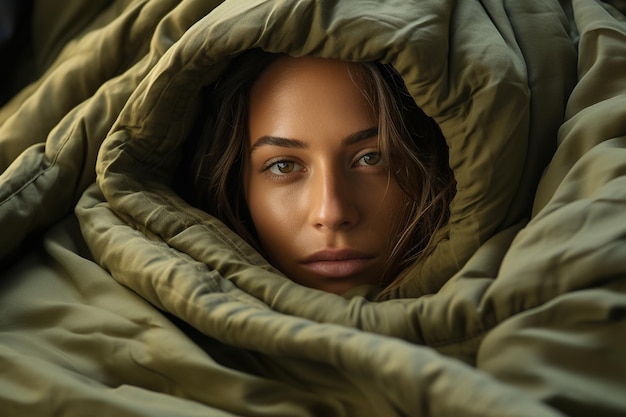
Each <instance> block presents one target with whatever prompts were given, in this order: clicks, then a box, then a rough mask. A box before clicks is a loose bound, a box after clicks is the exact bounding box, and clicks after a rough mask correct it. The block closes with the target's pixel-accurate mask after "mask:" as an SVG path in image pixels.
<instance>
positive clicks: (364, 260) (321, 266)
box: [301, 249, 374, 278]
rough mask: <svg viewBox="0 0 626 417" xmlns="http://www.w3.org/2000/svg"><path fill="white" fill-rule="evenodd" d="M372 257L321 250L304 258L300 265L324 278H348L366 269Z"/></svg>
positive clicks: (344, 251) (348, 252)
mask: <svg viewBox="0 0 626 417" xmlns="http://www.w3.org/2000/svg"><path fill="white" fill-rule="evenodd" d="M373 259H374V257H373V256H372V255H369V254H366V253H362V252H359V251H355V250H351V249H341V250H322V251H319V252H315V253H314V254H312V255H311V256H309V257H307V258H305V259H304V260H303V261H302V262H301V265H302V266H303V267H304V268H305V269H307V270H309V271H311V272H314V273H316V274H319V275H322V276H326V277H331V278H332V277H336V278H342V277H348V276H351V275H355V274H358V273H359V272H361V271H363V270H365V269H367V268H368V267H369V266H370V265H371V263H372V260H373Z"/></svg>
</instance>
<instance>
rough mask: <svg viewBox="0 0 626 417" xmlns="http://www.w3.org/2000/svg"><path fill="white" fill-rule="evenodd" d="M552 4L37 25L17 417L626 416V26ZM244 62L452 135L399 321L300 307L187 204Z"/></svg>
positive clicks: (96, 16)
mask: <svg viewBox="0 0 626 417" xmlns="http://www.w3.org/2000/svg"><path fill="white" fill-rule="evenodd" d="M561 3H562V4H560V3H559V2H557V1H545V0H542V1H539V0H536V1H535V0H525V1H507V0H463V1H452V0H444V1H441V0H437V1H435V0H424V1H420V2H410V1H405V0H379V1H370V0H317V1H314V0H281V1H278V0H276V1H273V0H269V1H267V0H265V1H261V0H246V1H240V0H226V1H223V2H221V1H206V0H185V1H174V0H151V1H145V0H117V1H104V0H99V1H93V2H83V1H46V2H44V1H41V2H38V1H35V2H34V6H33V10H32V12H33V24H32V25H33V26H32V37H31V39H30V42H31V45H30V46H29V48H30V49H29V52H30V55H29V57H28V59H26V58H20V59H17V58H16V62H15V71H24V72H23V74H26V75H28V77H27V76H26V75H24V76H23V77H19V76H16V77H13V78H11V82H16V81H15V80H18V79H22V80H23V79H24V78H28V79H29V80H30V82H29V83H27V84H21V85H19V88H16V90H19V91H18V92H17V93H16V94H14V95H13V96H12V98H11V99H10V100H9V101H7V102H6V103H5V104H4V105H3V107H2V108H0V172H2V174H1V176H0V230H1V233H2V238H1V239H0V257H1V259H2V271H1V275H0V415H2V416H29V417H30V416H48V415H49V416H84V415H97V416H115V417H120V416H180V417H186V416H385V417H388V416H389V417H391V416H455V417H456V416H483V417H484V416H494V417H496V416H497V417H501V416H559V415H567V416H617V415H626V401H624V398H626V378H625V377H624V376H625V375H626V358H625V357H624V354H623V349H624V346H626V23H624V18H623V16H621V15H620V14H619V12H617V11H616V10H615V9H613V8H612V7H610V6H606V5H603V4H601V3H599V2H597V1H595V0H572V2H571V3H570V2H565V1H563V2H561ZM250 48H263V49H266V50H269V51H276V52H285V53H288V54H291V55H295V56H299V55H316V56H322V57H333V58H340V59H344V60H350V61H371V60H379V61H382V62H385V63H391V64H393V65H394V67H395V68H396V69H397V70H398V71H399V73H400V74H401V75H402V76H403V78H404V80H405V83H406V85H407V87H408V89H409V91H410V93H411V94H412V96H413V98H414V99H415V101H416V103H417V104H418V105H419V106H420V107H421V108H422V109H423V110H424V111H425V112H426V113H427V114H428V115H430V116H431V117H433V118H434V119H435V120H436V121H437V122H438V124H439V125H440V127H441V129H442V131H443V133H444V135H445V137H446V139H447V141H448V146H449V149H450V165H451V167H452V168H453V170H454V173H455V179H456V181H457V194H456V197H455V200H454V201H453V204H452V206H451V215H450V221H449V224H448V226H447V227H446V228H445V230H442V231H441V232H440V233H439V234H438V235H437V237H436V239H435V242H434V244H433V247H432V248H431V249H432V251H431V253H430V255H429V256H428V257H427V258H425V259H424V260H423V261H421V262H419V263H417V264H415V265H413V266H412V267H411V269H410V273H409V274H410V279H409V280H408V281H407V282H406V283H404V284H403V285H402V286H401V287H400V288H398V289H397V290H396V291H394V292H393V293H391V294H390V295H389V296H388V299H385V300H382V301H377V302H373V301H371V300H369V299H368V298H367V297H365V296H364V295H362V294H364V292H360V291H358V290H357V291H354V293H352V294H349V295H346V296H345V297H340V296H336V295H333V294H327V293H322V292H319V291H316V290H313V289H309V288H304V287H300V286H298V285H296V284H294V283H292V282H291V281H290V280H289V279H288V278H286V277H284V276H282V275H281V274H279V273H278V272H277V271H275V270H274V269H273V268H272V267H271V266H270V265H269V264H267V263H266V261H265V260H264V259H263V258H262V257H261V256H260V255H259V254H258V253H256V252H255V251H254V250H253V249H252V248H251V247H250V246H248V245H247V244H246V243H245V242H244V241H243V240H241V239H240V238H239V237H238V236H237V235H235V234H234V233H233V232H232V231H230V230H229V229H228V228H226V227H225V226H224V225H223V224H221V223H220V222H219V221H217V220H216V219H214V218H212V217H211V216H209V215H208V214H206V213H204V212H203V211H201V210H198V209H196V208H194V207H192V206H191V205H189V204H188V203H187V202H186V201H185V200H184V199H183V198H181V196H180V195H181V193H180V192H179V190H180V189H181V186H182V185H181V184H180V183H179V181H177V179H178V177H177V174H176V173H177V168H178V166H179V165H180V164H181V160H184V159H183V158H184V151H185V149H186V148H185V146H184V145H185V142H186V141H187V139H188V138H189V137H190V135H192V134H193V130H192V126H193V124H194V121H195V120H196V119H197V118H198V117H202V114H201V112H200V109H201V107H200V94H201V89H202V87H203V86H206V85H209V84H210V83H211V82H212V81H214V80H215V79H216V78H217V77H218V76H219V75H220V74H222V73H223V72H224V71H227V70H228V66H229V64H230V63H231V61H232V59H233V57H235V56H236V55H237V54H239V53H241V52H242V51H245V50H247V49H250ZM7 82H8V81H7Z"/></svg>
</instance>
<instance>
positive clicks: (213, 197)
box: [192, 50, 455, 290]
mask: <svg viewBox="0 0 626 417" xmlns="http://www.w3.org/2000/svg"><path fill="white" fill-rule="evenodd" d="M276 57H277V55H276V54H270V53H266V52H262V51H259V50H251V51H248V52H245V53H243V54H242V55H240V56H239V57H237V58H236V59H234V60H233V62H232V65H231V67H230V68H231V69H230V70H228V71H227V72H226V74H225V75H224V76H223V77H222V78H221V79H219V80H218V81H217V82H216V83H215V84H213V85H212V86H210V87H208V89H207V95H206V98H207V106H206V110H205V112H204V114H206V116H207V119H206V120H203V121H202V122H203V125H204V126H203V129H202V133H201V136H200V138H199V144H198V147H197V149H196V150H195V157H194V160H193V162H192V176H193V190H192V193H193V195H194V197H195V204H196V205H198V206H199V207H200V208H202V209H204V210H206V211H207V212H209V213H210V214H212V215H214V216H216V217H217V218H218V219H220V220H221V221H223V222H224V223H225V224H226V225H228V226H229V227H230V228H232V229H233V230H234V231H235V232H237V233H238V234H239V235H240V236H242V237H243V238H244V239H245V240H246V241H248V243H250V244H251V245H252V246H253V247H254V248H255V249H257V250H258V251H259V252H261V253H263V250H262V248H261V247H260V245H259V243H258V239H257V236H256V232H255V230H254V225H253V224H252V220H251V217H250V213H249V211H248V208H247V205H246V203H245V197H244V189H243V184H244V179H243V170H244V160H243V158H244V155H245V149H246V140H247V119H248V100H249V92H250V89H251V87H252V84H253V83H254V81H255V80H256V79H257V77H258V76H259V75H260V73H261V72H262V71H263V69H264V68H265V67H266V66H267V65H268V64H269V63H270V62H272V61H273V60H274V59H275V58H276ZM357 68H358V69H357V70H356V71H354V72H353V73H352V74H351V75H352V77H353V79H354V81H355V83H357V85H359V86H360V87H361V89H362V90H363V93H364V95H365V97H366V98H367V100H368V101H369V102H370V104H371V105H372V108H373V109H374V110H375V111H376V112H377V118H378V124H379V126H378V128H379V132H378V133H379V143H380V149H381V152H382V153H383V156H384V158H385V160H387V161H390V174H391V175H392V176H393V178H394V179H395V180H396V181H397V183H398V184H399V186H400V187H401V189H402V190H403V191H404V192H405V194H406V195H407V196H408V200H409V201H410V203H409V204H408V205H407V207H406V213H405V215H404V219H405V220H406V221H405V222H404V223H401V222H398V223H399V224H398V230H396V231H391V233H394V234H396V235H397V240H396V242H397V243H396V245H395V246H394V247H393V249H392V252H391V254H390V257H389V261H388V265H387V271H386V273H385V277H384V282H381V285H383V286H386V287H387V290H390V289H391V288H393V287H395V286H397V285H398V284H399V283H400V281H401V280H402V274H401V273H402V271H403V270H405V269H406V268H407V267H408V266H409V265H410V264H412V263H414V262H415V261H417V260H418V259H420V258H421V257H422V256H424V255H425V254H426V251H427V250H428V248H429V247H430V246H431V243H432V239H433V237H434V235H435V232H437V231H438V230H439V229H440V228H441V226H442V225H444V224H445V223H446V222H447V219H448V217H449V204H450V201H451V199H452V198H453V196H454V192H455V187H454V185H455V183H454V177H453V174H452V171H451V169H450V167H449V164H448V148H447V146H446V142H445V140H444V138H443V135H442V133H441V131H440V130H439V127H438V126H437V124H436V123H435V122H434V120H432V119H431V118H429V117H428V116H426V115H425V114H424V112H422V110H421V109H420V108H419V107H418V106H417V105H416V104H415V102H414V100H413V99H412V97H411V96H410V94H409V93H408V92H407V89H406V87H405V86H404V83H403V81H402V78H401V77H400V75H399V74H398V73H397V72H396V71H395V70H394V69H393V68H392V67H391V66H390V65H382V64H379V63H362V64H359V65H358V67H357ZM394 277H395V278H394Z"/></svg>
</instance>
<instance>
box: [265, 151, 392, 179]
mask: <svg viewBox="0 0 626 417" xmlns="http://www.w3.org/2000/svg"><path fill="white" fill-rule="evenodd" d="M368 156H374V157H378V158H380V160H379V161H377V163H375V164H372V165H370V164H367V163H366V164H363V165H360V164H358V162H359V161H361V160H362V159H363V158H366V157H368ZM281 163H290V164H294V165H298V166H300V167H302V165H301V164H299V163H298V162H296V161H294V160H292V159H287V158H275V159H271V160H269V161H268V162H267V163H266V164H265V165H264V166H263V168H262V169H261V171H262V172H264V173H267V174H268V175H271V176H272V177H273V178H275V179H279V180H283V179H285V178H286V177H288V176H290V175H292V174H294V173H295V172H300V171H302V169H304V167H302V169H298V170H295V171H293V170H292V171H290V172H285V173H280V174H277V173H274V172H272V171H271V170H272V168H274V167H276V166H277V165H278V164H281ZM382 163H384V160H383V155H382V153H381V152H379V151H373V152H367V153H364V154H363V155H361V156H359V157H358V158H357V159H356V161H355V162H354V163H353V164H352V166H366V167H378V166H380V165H381V164H382Z"/></svg>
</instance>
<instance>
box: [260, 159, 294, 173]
mask: <svg viewBox="0 0 626 417" xmlns="http://www.w3.org/2000/svg"><path fill="white" fill-rule="evenodd" d="M265 170H266V171H270V172H271V173H272V174H274V175H286V174H291V173H293V172H296V171H300V170H302V165H300V164H298V163H296V162H293V161H276V162H272V163H271V164H269V165H268V166H267V167H266V168H265Z"/></svg>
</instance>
